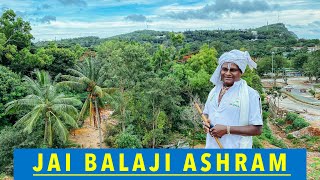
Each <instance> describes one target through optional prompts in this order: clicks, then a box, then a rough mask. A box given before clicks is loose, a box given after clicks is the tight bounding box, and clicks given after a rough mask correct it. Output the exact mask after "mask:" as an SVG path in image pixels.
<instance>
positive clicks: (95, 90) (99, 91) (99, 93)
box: [92, 86, 105, 97]
mask: <svg viewBox="0 0 320 180" xmlns="http://www.w3.org/2000/svg"><path fill="white" fill-rule="evenodd" d="M92 94H94V95H96V96H98V97H103V95H104V94H105V93H104V92H103V90H102V88H101V87H99V86H95V87H94V88H93V92H92Z"/></svg>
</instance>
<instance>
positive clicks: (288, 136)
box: [287, 134, 295, 139]
mask: <svg viewBox="0 0 320 180" xmlns="http://www.w3.org/2000/svg"><path fill="white" fill-rule="evenodd" d="M294 138H295V137H294V136H293V135H292V134H288V135H287V139H294Z"/></svg>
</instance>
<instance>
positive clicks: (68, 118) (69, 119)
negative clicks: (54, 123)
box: [56, 111, 78, 128]
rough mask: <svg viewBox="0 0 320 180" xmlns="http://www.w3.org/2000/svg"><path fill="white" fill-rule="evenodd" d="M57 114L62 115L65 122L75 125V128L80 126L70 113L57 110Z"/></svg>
mask: <svg viewBox="0 0 320 180" xmlns="http://www.w3.org/2000/svg"><path fill="white" fill-rule="evenodd" d="M56 114H57V115H58V116H60V117H61V118H62V119H63V120H64V122H65V123H66V124H69V125H71V126H72V127H74V128H78V124H77V122H76V120H75V118H74V117H72V116H70V115H69V114H68V113H66V112H63V111H60V112H56Z"/></svg>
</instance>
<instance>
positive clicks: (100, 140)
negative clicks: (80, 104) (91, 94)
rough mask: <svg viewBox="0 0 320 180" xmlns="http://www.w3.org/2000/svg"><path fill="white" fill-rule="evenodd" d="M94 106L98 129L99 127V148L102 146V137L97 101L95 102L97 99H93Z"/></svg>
mask: <svg viewBox="0 0 320 180" xmlns="http://www.w3.org/2000/svg"><path fill="white" fill-rule="evenodd" d="M94 102H95V108H96V113H95V114H96V118H97V119H98V122H97V124H98V129H99V142H100V149H101V146H102V137H101V124H100V114H99V110H98V103H97V99H95V101H94Z"/></svg>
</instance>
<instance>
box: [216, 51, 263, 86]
mask: <svg viewBox="0 0 320 180" xmlns="http://www.w3.org/2000/svg"><path fill="white" fill-rule="evenodd" d="M225 62H230V63H235V64H236V65H238V67H239V68H240V69H241V72H242V73H244V71H245V70H246V67H247V65H249V68H250V69H252V68H257V64H256V63H255V62H254V61H253V60H252V59H251V57H250V55H249V53H248V51H245V52H243V51H239V50H232V51H230V52H225V53H223V54H222V55H221V56H220V58H219V64H218V66H217V69H216V70H215V71H214V73H213V75H212V76H211V78H210V81H211V82H212V83H213V84H215V85H218V84H219V83H221V84H222V81H221V75H220V71H221V66H222V64H223V63H225Z"/></svg>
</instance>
